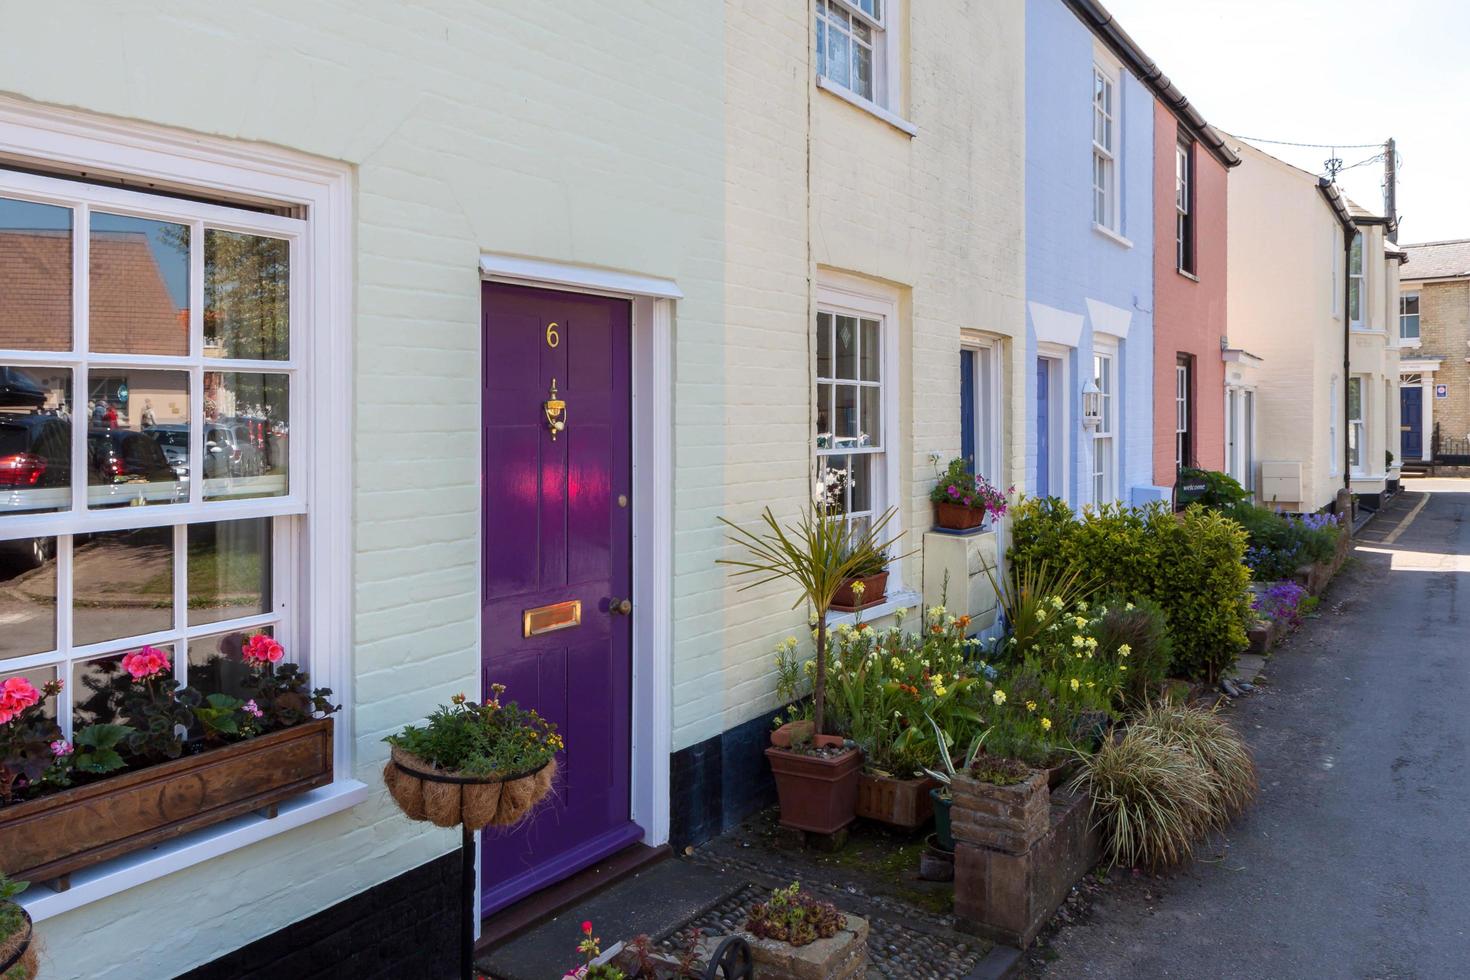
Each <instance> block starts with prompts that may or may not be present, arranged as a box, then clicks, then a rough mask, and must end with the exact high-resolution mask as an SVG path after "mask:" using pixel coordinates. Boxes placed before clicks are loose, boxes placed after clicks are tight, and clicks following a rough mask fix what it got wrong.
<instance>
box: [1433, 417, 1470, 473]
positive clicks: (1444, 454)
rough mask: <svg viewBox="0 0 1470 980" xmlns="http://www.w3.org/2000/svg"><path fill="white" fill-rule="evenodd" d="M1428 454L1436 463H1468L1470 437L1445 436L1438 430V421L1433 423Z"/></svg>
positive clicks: (1469, 461)
mask: <svg viewBox="0 0 1470 980" xmlns="http://www.w3.org/2000/svg"><path fill="white" fill-rule="evenodd" d="M1429 447H1430V456H1432V457H1433V459H1434V461H1435V462H1436V463H1448V464H1453V465H1458V466H1466V465H1470V437H1466V438H1464V439H1456V438H1453V437H1452V436H1447V435H1445V434H1444V433H1442V432H1440V430H1439V423H1438V422H1436V423H1434V434H1433V435H1431V436H1430V442H1429Z"/></svg>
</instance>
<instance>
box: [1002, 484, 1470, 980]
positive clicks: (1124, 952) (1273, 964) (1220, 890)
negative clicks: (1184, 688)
mask: <svg viewBox="0 0 1470 980" xmlns="http://www.w3.org/2000/svg"><path fill="white" fill-rule="evenodd" d="M1408 486H1409V488H1410V492H1409V493H1406V494H1405V495H1403V496H1401V497H1400V498H1399V499H1398V500H1397V501H1395V502H1394V505H1393V506H1392V507H1391V508H1390V509H1389V510H1388V511H1386V512H1385V514H1384V515H1381V516H1380V517H1379V518H1378V519H1377V520H1376V521H1375V522H1374V523H1373V524H1371V525H1369V526H1368V527H1367V528H1365V529H1364V531H1363V532H1362V534H1361V535H1360V537H1359V539H1358V542H1357V547H1356V550H1355V557H1354V560H1353V561H1352V562H1350V563H1349V564H1348V566H1347V567H1346V568H1345V570H1344V572H1343V573H1342V574H1341V575H1340V576H1339V577H1338V579H1337V581H1335V582H1334V583H1333V585H1332V586H1331V587H1330V588H1329V589H1328V591H1327V593H1326V595H1325V597H1324V601H1323V604H1322V607H1321V610H1320V614H1321V615H1320V618H1318V619H1315V620H1313V621H1310V622H1309V623H1308V624H1307V625H1306V626H1305V627H1304V628H1303V629H1302V630H1301V631H1300V632H1299V633H1297V634H1296V636H1294V637H1293V638H1292V639H1291V640H1290V642H1289V643H1288V644H1287V645H1286V646H1285V647H1284V648H1282V649H1281V650H1280V651H1279V652H1278V653H1277V655H1276V656H1275V657H1274V658H1273V659H1272V660H1271V662H1270V664H1269V665H1268V667H1267V672H1266V676H1267V681H1268V682H1267V683H1266V684H1265V685H1264V686H1263V688H1262V689H1261V690H1260V692H1259V693H1257V694H1254V695H1252V696H1250V697H1248V698H1245V699H1243V700H1242V701H1240V702H1239V703H1238V704H1237V705H1236V706H1235V707H1234V708H1233V709H1232V712H1231V717H1232V719H1233V720H1234V722H1235V723H1236V725H1237V726H1238V727H1239V728H1240V729H1241V731H1242V732H1244V733H1245V735H1246V736H1247V738H1248V739H1249V740H1250V742H1251V744H1252V746H1253V748H1254V750H1255V753H1256V760H1257V763H1258V765H1259V766H1260V770H1261V784H1262V789H1261V796H1260V799H1259V801H1258V802H1257V804H1256V806H1255V807H1254V809H1253V810H1252V811H1251V812H1250V813H1249V814H1248V815H1247V816H1246V817H1245V818H1244V819H1242V820H1241V822H1240V823H1239V824H1238V825H1237V826H1236V827H1234V828H1232V832H1231V833H1230V835H1229V836H1228V839H1224V840H1217V841H1214V842H1212V843H1211V844H1210V845H1209V846H1207V847H1205V848H1204V849H1202V851H1201V853H1200V855H1199V860H1197V861H1196V862H1195V863H1194V864H1192V865H1191V866H1190V867H1189V868H1187V869H1186V870H1183V871H1180V872H1176V873H1174V874H1172V875H1168V876H1165V877H1164V878H1162V879H1150V878H1139V877H1135V876H1130V875H1126V874H1124V875H1120V874H1118V873H1116V872H1115V873H1114V874H1113V876H1112V877H1113V879H1114V883H1112V884H1109V885H1107V886H1104V887H1103V888H1102V889H1100V890H1099V893H1098V895H1097V897H1096V898H1095V900H1094V902H1093V904H1092V908H1091V910H1090V912H1089V913H1087V914H1086V916H1085V917H1084V920H1083V921H1082V922H1081V923H1080V924H1077V925H1070V926H1064V927H1062V928H1061V929H1060V930H1059V931H1058V932H1057V933H1056V935H1055V936H1054V937H1053V938H1052V940H1051V949H1050V950H1045V951H1043V952H1044V953H1045V957H1044V958H1043V957H1040V956H1038V957H1034V958H1033V960H1032V969H1031V971H1029V972H1033V973H1034V972H1037V970H1038V967H1039V972H1040V975H1041V976H1043V977H1045V978H1046V980H1063V978H1079V977H1085V978H1115V977H1118V978H1121V977H1128V978H1151V977H1190V978H1216V977H1218V978H1237V977H1239V978H1317V977H1323V978H1337V977H1343V978H1390V977H1392V978H1410V977H1412V978H1423V980H1431V978H1456V980H1459V978H1465V977H1470V779H1467V778H1466V776H1467V773H1466V765H1467V761H1470V751H1467V732H1470V638H1467V635H1466V626H1467V625H1470V610H1467V611H1466V612H1467V616H1466V617H1464V618H1463V619H1462V617H1461V611H1460V605H1459V604H1460V602H1461V601H1470V579H1467V578H1461V576H1467V575H1470V532H1467V530H1466V521H1467V519H1470V480H1419V481H1412V482H1409V484H1408ZM1421 502H1423V504H1424V506H1423V507H1422V508H1419V506H1418V505H1419V504H1420V503H1421ZM1416 508H1417V509H1416ZM1461 591H1465V592H1466V593H1467V594H1466V595H1465V596H1461V595H1460V592H1461ZM1119 879H1121V880H1119ZM1048 961H1049V962H1048ZM1043 963H1044V966H1043V965H1042V964H1043Z"/></svg>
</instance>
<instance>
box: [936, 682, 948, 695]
mask: <svg viewBox="0 0 1470 980" xmlns="http://www.w3.org/2000/svg"><path fill="white" fill-rule="evenodd" d="M946 693H947V690H946V688H945V686H944V685H943V684H935V685H934V696H935V697H936V698H942V697H944V695H945V694H946Z"/></svg>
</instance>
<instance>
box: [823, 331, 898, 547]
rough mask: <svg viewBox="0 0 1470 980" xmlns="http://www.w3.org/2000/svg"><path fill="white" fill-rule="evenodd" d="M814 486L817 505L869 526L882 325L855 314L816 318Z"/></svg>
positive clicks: (876, 467) (878, 443) (876, 468)
mask: <svg viewBox="0 0 1470 980" xmlns="http://www.w3.org/2000/svg"><path fill="white" fill-rule="evenodd" d="M816 329H817V335H818V336H817V372H818V373H817V378H816V381H817V387H816V394H817V434H816V457H817V460H816V462H817V485H816V486H815V487H814V497H815V498H816V499H817V501H818V503H819V504H822V505H823V506H826V507H827V508H828V509H829V510H831V511H832V512H834V513H841V514H843V515H845V516H846V517H848V518H849V519H851V520H853V521H861V522H865V523H866V522H870V521H871V520H872V518H873V515H874V513H875V512H876V511H877V510H878V509H881V508H880V507H879V503H878V502H879V499H880V498H879V494H878V486H877V480H878V479H879V474H880V473H881V472H882V469H883V466H882V463H881V458H882V456H883V445H882V422H883V390H882V385H883V383H882V380H881V379H882V378H883V377H884V369H883V366H882V354H883V348H882V321H881V320H879V319H877V318H874V317H871V316H863V315H861V314H856V313H843V312H837V311H829V310H822V311H819V312H818V314H817V325H816Z"/></svg>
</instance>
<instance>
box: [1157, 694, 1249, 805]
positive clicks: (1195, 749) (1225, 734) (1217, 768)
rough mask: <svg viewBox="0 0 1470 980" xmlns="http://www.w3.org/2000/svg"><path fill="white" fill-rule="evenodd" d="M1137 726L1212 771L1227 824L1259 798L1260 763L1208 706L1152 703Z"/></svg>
mask: <svg viewBox="0 0 1470 980" xmlns="http://www.w3.org/2000/svg"><path fill="white" fill-rule="evenodd" d="M1133 730H1134V731H1139V732H1141V733H1143V734H1146V735H1150V736H1152V737H1154V738H1156V739H1158V740H1159V741H1161V742H1164V743H1166V744H1169V745H1176V746H1178V747H1179V748H1181V749H1183V750H1184V751H1186V752H1188V753H1189V754H1190V755H1191V756H1192V757H1193V758H1194V760H1195V761H1196V762H1198V763H1199V764H1200V765H1201V766H1203V767H1204V769H1205V771H1206V772H1208V773H1209V774H1210V777H1211V783H1212V784H1213V786H1214V790H1213V796H1214V803H1215V810H1216V816H1217V817H1218V818H1219V820H1220V825H1221V826H1222V827H1223V825H1224V823H1225V822H1226V821H1229V820H1230V819H1233V818H1234V817H1237V816H1239V815H1240V814H1241V813H1243V812H1244V811H1245V808H1246V807H1248V806H1250V804H1251V801H1252V800H1254V799H1255V798H1256V790H1257V789H1258V788H1259V785H1260V783H1259V780H1258V778H1257V776H1256V763H1255V760H1254V759H1253V758H1251V751H1250V749H1249V748H1247V747H1246V744H1245V741H1244V740H1243V739H1242V738H1241V737H1240V736H1239V735H1238V734H1237V733H1236V731H1235V729H1233V728H1231V727H1230V725H1229V724H1228V723H1226V722H1225V720H1224V719H1222V718H1221V717H1220V716H1219V714H1218V713H1216V712H1215V711H1213V710H1211V709H1208V708H1195V707H1190V706H1189V705H1174V704H1152V705H1149V706H1148V707H1147V708H1145V709H1144V710H1143V711H1141V712H1140V713H1139V714H1138V717H1137V718H1136V719H1135V720H1134V723H1133Z"/></svg>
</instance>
